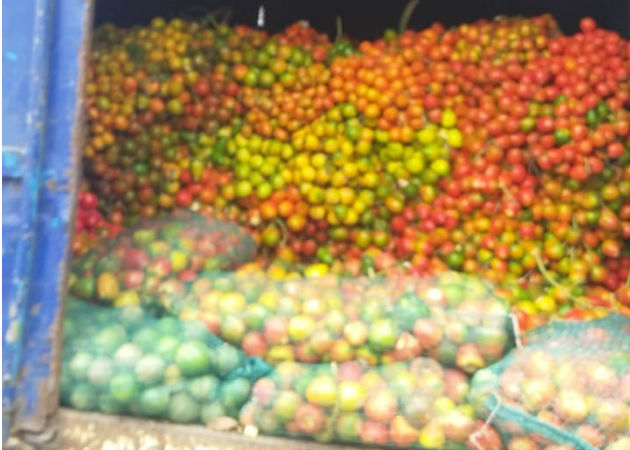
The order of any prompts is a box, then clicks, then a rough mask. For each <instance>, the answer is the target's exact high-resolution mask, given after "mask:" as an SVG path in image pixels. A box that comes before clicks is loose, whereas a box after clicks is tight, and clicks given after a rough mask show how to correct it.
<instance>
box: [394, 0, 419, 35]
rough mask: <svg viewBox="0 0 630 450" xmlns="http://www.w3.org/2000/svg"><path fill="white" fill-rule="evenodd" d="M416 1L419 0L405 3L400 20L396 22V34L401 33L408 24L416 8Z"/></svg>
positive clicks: (417, 1) (417, 0)
mask: <svg viewBox="0 0 630 450" xmlns="http://www.w3.org/2000/svg"><path fill="white" fill-rule="evenodd" d="M418 3H420V0H411V1H409V2H407V4H406V5H405V9H403V12H402V14H401V16H400V21H399V22H398V34H402V33H403V32H404V31H405V30H406V29H407V27H408V26H409V19H411V15H412V14H413V11H414V10H415V9H416V6H418Z"/></svg>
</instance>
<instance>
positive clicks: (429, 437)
mask: <svg viewBox="0 0 630 450" xmlns="http://www.w3.org/2000/svg"><path fill="white" fill-rule="evenodd" d="M469 388H470V386H469V382H468V377H467V375H466V374H465V373H464V372H462V371H460V370H458V369H449V368H444V367H443V366H441V365H440V364H439V363H438V362H436V361H434V360H432V359H429V358H415V359H412V360H410V361H407V362H394V363H390V364H383V365H380V366H377V367H370V366H367V365H365V364H362V363H360V362H357V361H350V362H344V363H341V364H339V365H337V364H334V363H333V364H300V363H295V362H283V363H280V364H279V365H278V366H277V367H276V368H275V370H274V372H273V373H272V375H270V376H268V377H265V378H261V379H260V380H258V381H257V382H256V384H255V385H254V388H253V398H252V400H251V402H250V403H248V404H247V405H245V407H244V408H243V410H242V411H241V415H240V419H241V422H242V423H243V424H245V425H246V426H247V425H250V426H255V427H257V428H258V429H259V430H260V431H261V432H262V433H266V434H273V435H283V436H293V437H308V438H313V439H316V440H319V441H325V442H328V441H334V442H340V443H341V442H343V443H362V444H369V445H378V446H395V447H396V446H397V447H405V448H407V447H419V448H425V449H445V448H448V449H466V448H471V447H470V442H467V441H468V438H469V436H470V435H471V434H472V433H474V432H475V431H476V430H477V429H478V428H479V424H478V423H477V422H476V421H475V413H474V410H473V408H472V406H471V405H470V404H469V403H468V400H467V394H468V392H469Z"/></svg>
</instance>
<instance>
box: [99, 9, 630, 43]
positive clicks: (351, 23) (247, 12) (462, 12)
mask: <svg viewBox="0 0 630 450" xmlns="http://www.w3.org/2000/svg"><path fill="white" fill-rule="evenodd" d="M261 3H262V4H264V6H265V9H266V25H265V29H267V30H270V31H272V32H275V31H279V30H281V29H283V28H284V27H286V26H287V25H289V24H291V23H293V22H295V21H297V20H301V19H306V20H308V21H309V22H310V23H311V25H313V26H314V27H315V28H317V29H318V30H321V31H324V32H327V33H328V34H329V35H331V36H334V34H335V17H336V16H341V18H342V20H343V30H344V33H347V34H349V35H351V36H352V37H353V38H355V39H373V38H376V37H380V36H381V35H382V32H383V30H384V29H385V28H387V27H393V28H396V27H397V24H398V19H399V18H400V13H401V12H402V10H403V8H404V6H405V4H406V1H403V0H379V1H377V0H336V1H335V0H333V1H330V0H310V1H309V0H268V1H264V2H262V1H261V0H258V1H254V0H233V1H225V0H223V1H221V0H142V1H140V0H97V1H96V11H95V13H96V14H95V24H96V25H97V26H98V25H100V24H102V23H105V22H113V23H114V24H116V25H118V26H125V27H126V26H131V25H144V24H147V23H148V22H149V21H150V19H151V18H152V17H154V16H164V17H167V18H169V17H178V16H182V15H183V16H185V17H188V18H191V17H194V16H195V14H201V12H202V11H206V12H210V11H213V10H215V9H217V8H218V7H222V6H229V7H230V8H231V10H232V18H231V20H230V22H231V23H233V24H234V23H242V24H247V25H252V26H253V25H255V24H256V17H257V12H258V6H259V5H260V4H261ZM543 13H551V14H552V15H553V16H554V17H555V19H556V20H557V21H558V23H559V25H560V28H561V29H562V30H563V31H564V32H565V33H568V34H571V33H574V32H575V31H577V29H578V23H579V20H580V18H582V17H584V16H591V17H593V18H594V19H595V20H596V21H597V23H598V24H599V25H600V26H602V27H604V28H607V29H610V30H615V31H617V32H618V33H620V34H621V35H622V36H624V37H625V38H626V39H629V38H630V0H421V2H420V4H419V5H418V7H417V8H416V10H415V12H414V14H413V16H412V18H411V21H410V25H409V28H411V29H416V30H419V29H422V28H426V27H427V26H429V25H430V24H431V23H433V22H436V21H439V22H441V23H443V24H444V25H446V26H453V25H459V24H461V23H465V22H472V21H474V20H476V19H479V18H487V19H492V18H493V17H495V16H496V15H499V14H503V15H517V14H520V15H524V16H533V15H538V14H543Z"/></svg>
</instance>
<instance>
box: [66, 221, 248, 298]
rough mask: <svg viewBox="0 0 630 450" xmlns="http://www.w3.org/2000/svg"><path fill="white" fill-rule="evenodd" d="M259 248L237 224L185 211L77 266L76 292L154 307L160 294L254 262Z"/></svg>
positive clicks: (144, 225) (133, 231)
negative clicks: (205, 275)
mask: <svg viewBox="0 0 630 450" xmlns="http://www.w3.org/2000/svg"><path fill="white" fill-rule="evenodd" d="M255 252H256V244H255V242H254V241H253V239H252V237H251V235H249V234H248V233H246V232H245V231H244V230H243V229H242V228H240V227H239V226H238V225H235V224H233V223H229V222H224V221H219V220H209V219H207V218H206V217H203V216H201V215H199V214H195V213H192V212H190V211H186V210H180V211H175V212H174V213H173V214H171V215H169V216H167V217H162V218H158V219H146V220H143V221H140V223H138V224H137V225H136V226H134V227H132V228H128V229H126V230H125V231H123V232H122V233H120V235H119V236H118V237H117V238H116V239H112V240H108V241H104V242H103V243H101V244H100V245H99V246H97V247H95V248H93V249H91V250H89V251H88V252H87V253H85V254H84V255H82V256H81V257H79V258H76V259H75V260H74V261H73V262H72V266H71V277H70V286H69V289H70V292H71V294H73V295H75V296H77V297H79V298H82V299H85V300H93V301H97V302H102V303H105V304H113V305H114V306H124V305H132V304H139V303H140V302H141V301H142V302H143V304H145V305H147V306H148V305H150V304H154V303H155V302H154V300H155V298H154V296H155V295H156V293H157V291H158V290H162V291H164V290H170V291H172V292H174V293H177V292H178V291H179V290H181V287H182V285H183V283H184V282H186V281H190V280H194V279H196V278H197V276H198V275H199V273H200V272H212V271H215V270H219V269H231V268H234V267H236V266H238V265H239V264H242V263H244V262H247V261H249V260H251V259H252V258H253V257H254V255H255Z"/></svg>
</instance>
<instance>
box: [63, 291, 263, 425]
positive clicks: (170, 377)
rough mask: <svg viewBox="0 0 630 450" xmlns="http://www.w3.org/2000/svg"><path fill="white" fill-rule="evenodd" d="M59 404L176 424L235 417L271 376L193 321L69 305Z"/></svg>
mask: <svg viewBox="0 0 630 450" xmlns="http://www.w3.org/2000/svg"><path fill="white" fill-rule="evenodd" d="M63 345H64V348H63V357H62V372H61V403H62V404H63V405H66V406H69V407H71V408H74V409H78V410H86V411H99V412H102V413H105V414H129V415H134V416H145V417H153V418H160V419H166V420H169V421H173V422H177V423H194V422H201V423H206V422H208V421H209V420H212V419H214V418H216V417H224V416H229V417H233V418H236V417H237V416H238V413H239V411H240V409H241V407H242V405H243V404H244V403H245V402H246V401H247V400H248V399H249V397H250V391H251V387H252V384H253V382H254V381H255V380H257V379H258V378H260V377H262V376H264V375H265V374H267V373H268V372H269V371H270V367H269V366H268V365H267V364H266V363H265V362H264V361H262V360H260V359H258V358H255V357H247V356H245V355H244V354H243V353H242V352H241V351H240V350H238V349H236V348H234V347H233V346H231V345H229V344H226V343H224V342H222V341H221V340H220V339H218V338H217V337H216V336H214V335H213V334H212V333H210V332H209V331H208V329H207V327H206V326H205V325H204V324H203V323H200V322H196V321H185V322H184V321H179V320H177V319H175V318H171V317H164V318H160V319H158V318H155V317H152V316H149V315H148V314H146V312H145V310H144V309H142V308H141V307H139V306H129V307H124V308H104V307H101V306H97V305H93V304H88V303H85V302H82V301H80V300H74V299H69V300H68V301H67V307H66V315H65V322H64V342H63Z"/></svg>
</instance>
